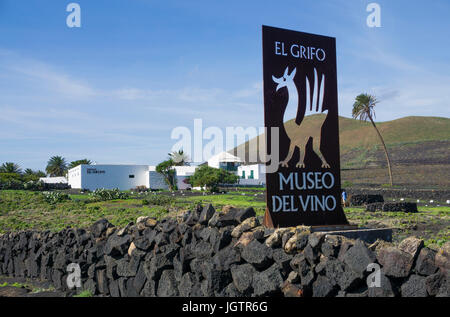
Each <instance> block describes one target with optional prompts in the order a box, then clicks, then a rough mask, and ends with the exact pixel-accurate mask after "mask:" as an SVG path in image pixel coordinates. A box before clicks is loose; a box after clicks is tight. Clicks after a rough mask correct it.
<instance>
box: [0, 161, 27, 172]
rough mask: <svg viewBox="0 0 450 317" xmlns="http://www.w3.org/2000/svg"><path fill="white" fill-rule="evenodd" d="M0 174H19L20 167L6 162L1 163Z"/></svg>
mask: <svg viewBox="0 0 450 317" xmlns="http://www.w3.org/2000/svg"><path fill="white" fill-rule="evenodd" d="M0 173H14V174H21V173H22V170H21V169H20V166H19V165H18V164H16V163H13V162H6V163H3V164H2V166H0Z"/></svg>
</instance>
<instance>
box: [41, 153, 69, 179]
mask: <svg viewBox="0 0 450 317" xmlns="http://www.w3.org/2000/svg"><path fill="white" fill-rule="evenodd" d="M45 171H46V172H47V174H48V175H50V176H52V177H53V176H64V175H66V172H67V162H66V159H65V158H63V157H62V156H52V157H51V158H50V159H49V160H48V162H47V167H46V168H45Z"/></svg>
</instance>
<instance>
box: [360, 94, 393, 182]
mask: <svg viewBox="0 0 450 317" xmlns="http://www.w3.org/2000/svg"><path fill="white" fill-rule="evenodd" d="M377 103H378V100H377V99H376V98H375V96H372V95H369V94H360V95H359V96H357V97H356V99H355V103H354V104H353V110H352V116H353V118H354V119H359V120H361V121H367V120H369V121H370V123H372V126H373V127H374V129H375V131H376V132H377V134H378V137H379V138H380V141H381V144H382V145H383V149H384V154H385V155H386V161H387V165H388V170H389V179H390V182H391V186H392V185H393V180H392V170H391V160H390V159H389V154H388V151H387V148H386V144H385V143H384V140H383V137H382V136H381V133H380V131H378V128H377V126H376V125H375V122H374V121H373V118H374V117H375V110H374V108H375V106H376V105H377Z"/></svg>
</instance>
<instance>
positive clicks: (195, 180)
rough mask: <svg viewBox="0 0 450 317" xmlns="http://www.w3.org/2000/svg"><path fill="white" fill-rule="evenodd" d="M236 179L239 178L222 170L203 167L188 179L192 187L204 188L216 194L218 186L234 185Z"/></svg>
mask: <svg viewBox="0 0 450 317" xmlns="http://www.w3.org/2000/svg"><path fill="white" fill-rule="evenodd" d="M238 179H239V176H237V175H235V174H233V173H230V172H228V171H226V170H224V169H220V168H214V167H209V166H208V165H203V166H201V167H199V168H197V169H196V170H195V172H194V175H192V176H190V177H189V183H190V184H191V185H192V186H193V187H196V186H201V187H203V186H205V187H206V188H207V189H208V190H209V191H210V192H217V191H218V187H219V185H220V184H234V183H237V181H238Z"/></svg>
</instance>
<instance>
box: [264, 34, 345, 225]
mask: <svg viewBox="0 0 450 317" xmlns="http://www.w3.org/2000/svg"><path fill="white" fill-rule="evenodd" d="M263 76H264V121H265V126H266V128H267V132H266V136H267V138H266V155H267V158H268V159H269V161H268V162H267V163H266V186H267V210H266V215H265V219H264V223H265V225H266V226H270V227H290V226H297V225H302V224H303V225H311V226H321V225H345V224H348V222H347V219H346V217H345V214H344V211H343V209H342V206H341V180H340V161H339V129H338V123H339V122H338V98H337V76H336V41H335V39H334V38H331V37H326V36H319V35H313V34H308V33H302V32H296V31H290V30H284V29H279V28H274V27H268V26H263ZM309 115H313V116H314V117H311V118H308V120H305V119H304V118H305V117H306V116H309ZM294 118H295V122H292V121H291V122H288V121H289V120H290V119H294ZM277 128H278V129H277ZM276 130H278V133H274V131H276ZM277 134H278V136H277ZM274 142H275V143H274ZM274 149H275V150H274ZM271 152H273V153H271ZM270 166H271V167H270ZM274 166H276V167H275V168H274Z"/></svg>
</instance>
